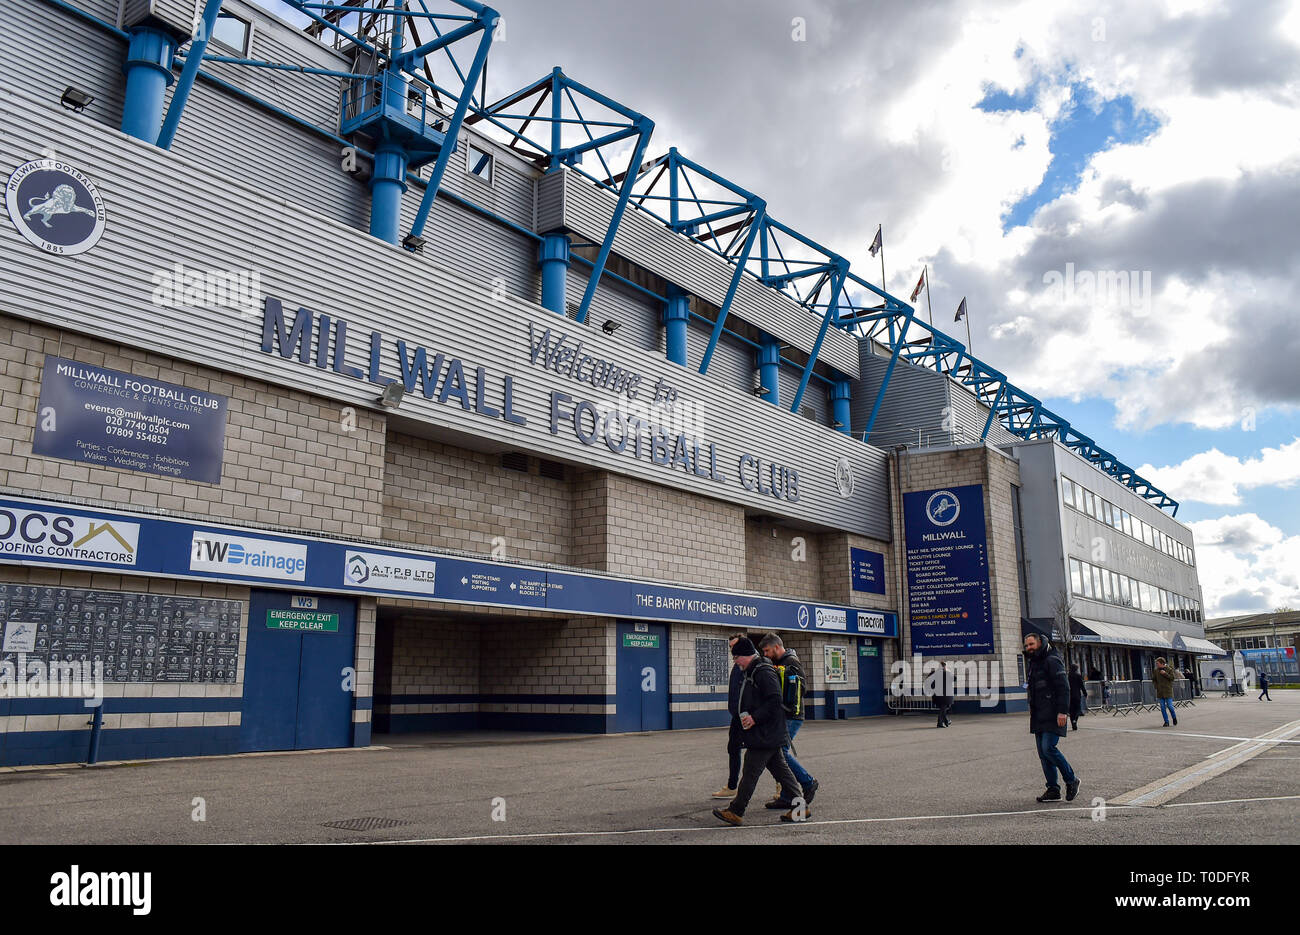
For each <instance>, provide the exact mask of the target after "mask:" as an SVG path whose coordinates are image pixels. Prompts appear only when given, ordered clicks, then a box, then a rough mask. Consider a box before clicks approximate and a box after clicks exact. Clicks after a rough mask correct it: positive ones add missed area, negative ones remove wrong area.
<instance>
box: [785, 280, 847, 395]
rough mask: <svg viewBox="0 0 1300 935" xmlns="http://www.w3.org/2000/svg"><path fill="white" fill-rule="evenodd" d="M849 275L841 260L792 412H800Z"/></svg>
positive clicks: (837, 313)
mask: <svg viewBox="0 0 1300 935" xmlns="http://www.w3.org/2000/svg"><path fill="white" fill-rule="evenodd" d="M848 274H849V262H848V260H844V259H841V260H839V261H838V262H837V263H836V264H835V272H834V273H833V274H832V275H831V300H830V302H829V303H828V304H827V306H826V314H825V315H823V316H822V324H821V328H820V329H819V330H818V331H817V340H816V341H814V342H813V346H812V350H811V351H810V352H809V353H808V363H807V365H806V366H805V367H804V368H803V375H802V376H801V377H800V378H799V389H797V390H795V393H794V399H793V400H791V401H790V411H791V412H794V413H797V412H798V411H799V404H800V403H801V402H803V394H804V390H806V389H808V378H809V377H811V376H812V372H813V367H815V366H816V365H817V355H818V354H820V353H821V350H822V342H823V341H825V340H826V332H827V331H828V330H829V329H830V326H831V322H833V321H835V320H836V319H837V318H838V317H839V294H840V290H841V289H842V288H843V287H844V277H846V276H847V275H848Z"/></svg>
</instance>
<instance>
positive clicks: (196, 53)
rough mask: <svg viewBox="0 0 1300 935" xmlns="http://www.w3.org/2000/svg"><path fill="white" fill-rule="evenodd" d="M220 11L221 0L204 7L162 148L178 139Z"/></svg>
mask: <svg viewBox="0 0 1300 935" xmlns="http://www.w3.org/2000/svg"><path fill="white" fill-rule="evenodd" d="M219 12H221V0H208V5H207V6H206V7H204V8H203V21H202V27H203V31H202V32H201V33H200V34H199V35H197V36H195V37H194V39H193V40H192V41H191V42H190V49H189V52H188V53H187V57H186V59H185V67H184V68H182V69H181V77H180V79H179V80H178V81H177V82H176V89H175V90H174V91H172V102H171V104H170V105H169V106H168V108H167V116H166V117H164V118H163V125H162V131H161V132H160V133H159V134H158V146H159V147H160V148H162V149H171V148H172V141H173V140H175V139H176V130H177V128H178V127H179V126H180V125H181V115H182V114H184V113H185V104H186V103H187V102H188V101H189V99H190V91H191V90H192V89H193V87H194V79H195V78H197V77H198V75H199V66H201V65H202V64H203V53H204V52H205V51H206V50H207V48H208V39H209V37H211V35H212V30H213V29H215V28H216V25H217V14H218V13H219Z"/></svg>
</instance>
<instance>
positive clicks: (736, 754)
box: [713, 633, 745, 799]
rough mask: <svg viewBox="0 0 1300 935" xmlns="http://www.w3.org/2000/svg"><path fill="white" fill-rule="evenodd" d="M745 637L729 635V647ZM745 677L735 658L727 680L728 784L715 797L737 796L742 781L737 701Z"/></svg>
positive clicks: (730, 797)
mask: <svg viewBox="0 0 1300 935" xmlns="http://www.w3.org/2000/svg"><path fill="white" fill-rule="evenodd" d="M744 638H745V634H743V633H733V634H731V636H729V637H727V649H728V651H730V649H731V647H733V646H735V645H736V641H737V640H742V639H744ZM744 677H745V670H744V669H742V668H741V667H740V666H739V665H737V664H736V662H735V660H734V659H733V660H732V663H731V674H730V676H729V677H728V680H727V711H728V712H730V714H731V724H730V725H729V726H728V728H727V784H726V785H725V786H723V787H722V788H721V789H719V790H718V791H717V792H715V793H713V797H714V798H715V799H733V798H735V797H736V786H737V785H738V784H739V783H740V746H741V745H740V735H741V734H742V733H743V731H742V729H741V727H740V716H739V713H738V712H739V709H737V707H736V701H737V698H738V696H739V694H740V683H741V680H743V679H744Z"/></svg>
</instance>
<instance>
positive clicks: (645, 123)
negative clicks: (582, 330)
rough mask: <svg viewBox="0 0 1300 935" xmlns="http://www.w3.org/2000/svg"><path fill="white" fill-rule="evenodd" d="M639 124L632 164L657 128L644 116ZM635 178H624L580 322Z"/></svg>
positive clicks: (580, 308) (584, 296)
mask: <svg viewBox="0 0 1300 935" xmlns="http://www.w3.org/2000/svg"><path fill="white" fill-rule="evenodd" d="M639 124H640V125H639V127H638V129H639V132H640V135H639V136H638V137H637V141H636V150H635V152H633V154H632V161H631V163H630V165H632V166H639V165H640V164H641V160H642V158H643V157H644V156H645V149H646V146H648V145H649V144H650V134H652V133H653V132H654V128H655V125H654V122H653V121H652V120H650V119H649V118H646V117H642V118H641V120H640V121H639ZM635 180H636V179H635V176H634V175H633V173H631V172H629V173H628V174H627V178H625V179H624V180H623V186H622V189H621V190H620V191H619V195H618V204H616V205H615V206H614V215H613V217H611V218H610V220H609V229H608V230H607V231H605V239H604V240H603V241H602V242H601V245H600V252H599V253H597V254H596V262H595V264H594V265H593V266H592V268H591V274H590V276H589V277H588V278H587V291H586V292H584V293H583V294H582V304H581V305H580V306H578V321H579V322H585V321H586V320H587V312H588V310H590V308H591V300H592V299H593V298H594V297H595V295H596V286H598V285H599V284H600V277H601V274H602V273H604V272H605V263H606V261H608V260H609V252H610V250H611V249H613V247H614V235H615V234H616V233H617V232H618V225H619V223H620V222H621V221H622V220H623V212H624V211H626V210H627V201H628V198H630V197H631V195H632V183H633V182H634V181H635Z"/></svg>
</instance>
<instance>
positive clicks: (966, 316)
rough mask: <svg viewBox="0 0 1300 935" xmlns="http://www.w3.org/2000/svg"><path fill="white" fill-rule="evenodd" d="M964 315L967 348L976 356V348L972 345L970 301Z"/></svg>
mask: <svg viewBox="0 0 1300 935" xmlns="http://www.w3.org/2000/svg"><path fill="white" fill-rule="evenodd" d="M962 317H963V318H965V319H966V350H967V351H969V352H970V354H971V356H972V357H974V356H975V349H974V348H973V347H971V346H970V303H967V304H966V314H965V315H963V316H962Z"/></svg>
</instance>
